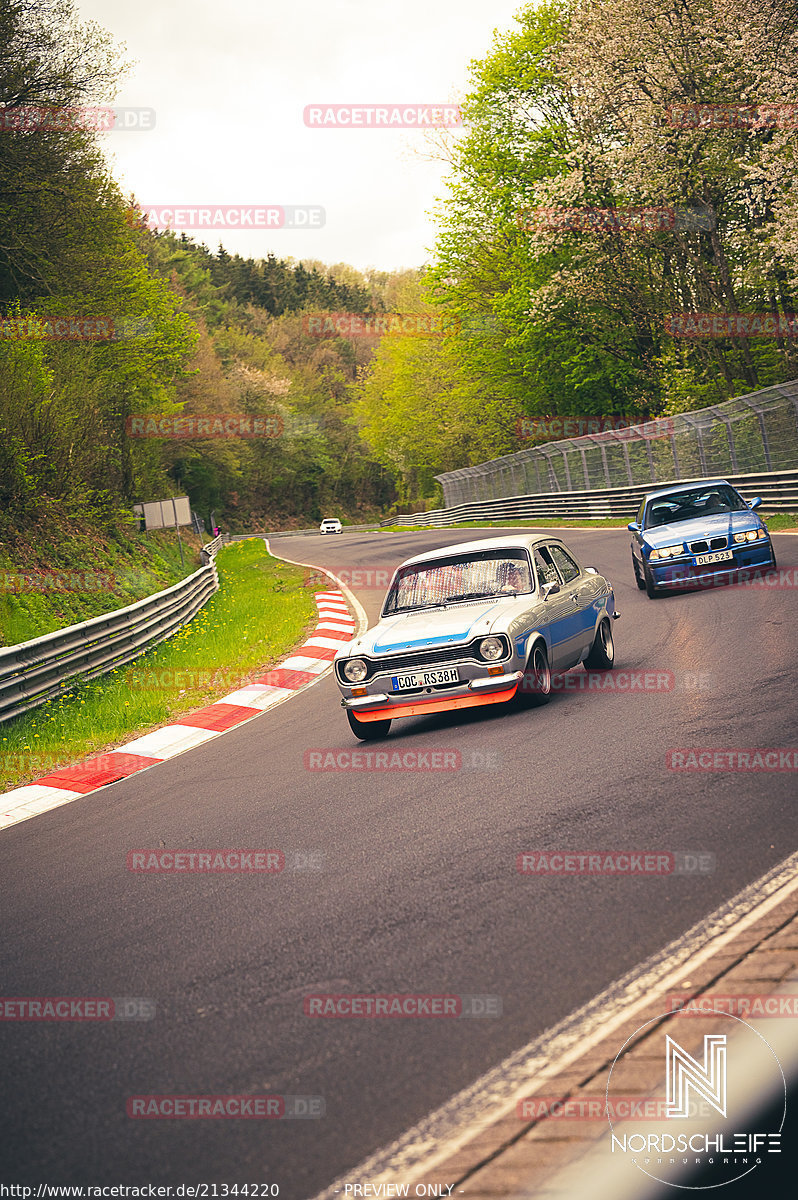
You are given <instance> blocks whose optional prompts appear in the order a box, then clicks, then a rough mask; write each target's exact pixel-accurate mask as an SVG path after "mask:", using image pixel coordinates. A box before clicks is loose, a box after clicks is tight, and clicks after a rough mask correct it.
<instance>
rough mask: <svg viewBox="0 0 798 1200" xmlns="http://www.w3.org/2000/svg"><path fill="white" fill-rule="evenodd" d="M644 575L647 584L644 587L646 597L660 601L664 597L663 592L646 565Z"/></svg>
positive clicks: (644, 565)
mask: <svg viewBox="0 0 798 1200" xmlns="http://www.w3.org/2000/svg"><path fill="white" fill-rule="evenodd" d="M643 575H644V577H645V584H644V585H643V586H644V587H645V589H646V595H647V596H648V598H649V600H658V599H659V597H660V596H661V595H662V592H661V591H660V590H659V588H658V587H657V586H656V585H655V583H654V577H653V575H652V574H651V572H650V571H649V569H648V567H647V566H646V564H645V563H643Z"/></svg>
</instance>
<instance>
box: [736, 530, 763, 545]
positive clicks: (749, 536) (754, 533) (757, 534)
mask: <svg viewBox="0 0 798 1200" xmlns="http://www.w3.org/2000/svg"><path fill="white" fill-rule="evenodd" d="M764 533H765V531H764V529H746V531H745V533H735V535H734V540H735V542H756V541H758V540H759V538H761V537H763V536H764Z"/></svg>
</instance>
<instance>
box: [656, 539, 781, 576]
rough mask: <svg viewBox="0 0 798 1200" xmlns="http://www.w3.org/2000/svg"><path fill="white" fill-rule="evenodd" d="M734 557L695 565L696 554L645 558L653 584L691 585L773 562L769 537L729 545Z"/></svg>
mask: <svg viewBox="0 0 798 1200" xmlns="http://www.w3.org/2000/svg"><path fill="white" fill-rule="evenodd" d="M731 551H732V554H733V556H734V557H733V558H731V559H726V560H725V561H723V562H716V563H704V564H703V565H701V566H697V565H696V563H695V561H694V559H695V555H688V556H685V557H684V558H674V559H666V560H665V561H663V562H659V563H658V562H652V561H651V560H650V559H647V560H646V561H647V563H648V569H649V571H650V572H651V577H652V579H653V581H654V584H655V586H656V587H663V588H664V587H672V588H679V587H690V586H695V585H700V584H702V583H707V582H709V583H712V582H716V581H718V580H719V579H723V578H732V577H733V576H734V575H736V574H738V573H739V572H740V571H756V570H761V569H762V568H764V567H770V566H772V565H773V562H774V557H773V547H772V545H771V543H770V539H767V540H763V541H761V542H748V543H743V544H741V545H735V546H732V547H731Z"/></svg>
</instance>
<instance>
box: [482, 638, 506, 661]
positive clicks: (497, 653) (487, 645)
mask: <svg viewBox="0 0 798 1200" xmlns="http://www.w3.org/2000/svg"><path fill="white" fill-rule="evenodd" d="M479 653H480V655H481V657H482V658H484V659H487V661H488V662H496V659H497V658H501V657H502V655H503V654H504V644H503V642H502V641H501V640H500V639H499V638H497V637H486V638H483V639H482V641H481V642H480V643H479Z"/></svg>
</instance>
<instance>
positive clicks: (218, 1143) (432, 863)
mask: <svg viewBox="0 0 798 1200" xmlns="http://www.w3.org/2000/svg"><path fill="white" fill-rule="evenodd" d="M558 532H559V531H556V530H553V531H552V533H554V534H555V535H557V534H558ZM493 534H494V531H491V530H476V531H457V530H455V531H445V532H422V533H415V534H412V533H408V534H385V535H380V534H352V535H345V536H343V537H335V538H333V537H328V538H318V539H317V538H311V537H296V538H281V539H279V540H277V541H275V543H274V548H275V549H276V551H277V552H278V553H280V554H282V555H284V556H286V557H288V558H291V559H295V560H299V561H303V562H308V561H312V562H314V563H318V564H320V565H323V566H326V567H329V568H330V569H331V570H333V571H336V572H338V573H342V574H343V577H344V578H345V579H353V585H354V586H353V590H354V591H355V593H356V594H357V596H358V598H359V599H360V601H361V603H362V604H363V605H364V607H365V609H366V611H367V613H368V616H369V619H370V620H373V619H375V617H376V615H377V611H378V607H379V604H380V601H381V600H382V596H383V593H384V590H385V589H384V586H383V582H384V577H383V576H382V574H381V573H382V572H386V571H390V570H391V569H392V568H393V567H394V566H395V565H396V564H397V563H398V562H399V561H401V560H402V559H404V558H406V557H409V556H410V555H411V554H415V553H418V552H420V551H422V550H425V549H428V548H431V547H433V546H436V545H444V544H449V543H454V542H457V541H463V540H466V539H469V538H471V537H483V536H486V537H487V536H493ZM562 536H563V538H564V540H565V541H566V542H567V543H568V544H569V545H570V546H571V547H572V548H573V549H574V551H575V552H576V554H577V555H578V556H579V557H580V558H581V560H582V562H583V563H585V564H589V565H592V566H595V567H596V568H597V569H598V570H599V571H601V572H602V573H604V574H606V575H607V576H608V577H609V578H610V580H611V581H612V582H613V584H614V586H615V595H616V606H617V608H618V610H619V611H620V613H621V619H620V620H619V621H617V622H615V624H614V634H615V639H616V672H630V671H631V672H643V671H648V672H652V673H654V677H655V678H656V673H659V674H660V675H662V674H666V673H671V675H672V686H668V687H667V688H665V687H663V686H661V685H660V687H659V690H653V691H640V690H633V691H630V690H627V691H623V690H616V691H614V692H611V691H607V690H603V689H602V690H577V689H573V690H572V689H563V690H561V691H558V692H557V693H556V694H555V695H554V697H553V699H552V701H551V703H550V704H549V705H548V706H546V707H544V708H541V709H537V710H535V709H532V710H527V711H522V710H516V711H509V710H504V711H503V710H502V709H503V706H496V707H495V708H492V709H485V710H483V711H480V710H479V709H474V710H470V711H468V712H466V713H465V714H455V715H452V716H446V715H439V716H429V717H425V718H417V719H412V720H407V721H402V722H397V723H395V724H394V726H393V728H392V731H391V734H390V736H389V738H388V739H387V740H386V741H385V742H384V743H372V744H371V745H370V746H361V745H360V744H359V743H357V742H356V741H355V739H354V738H353V736H352V735H351V734H350V732H349V729H348V726H347V724H346V720H345V717H344V715H343V712H342V710H341V709H340V707H339V703H338V690H337V688H336V686H335V683H334V681H333V679H332V678H331V676H327V677H326V678H325V679H324V680H323V681H322V682H321V683H320V684H319V685H317V686H315V687H312V688H310V689H309V690H308V691H306V692H304V693H302V694H300V695H299V696H296V697H294V698H293V699H291V700H289V701H288V702H287V703H285V704H282V705H281V706H279V707H278V708H276V709H274V710H273V711H271V712H268V713H266V714H264V715H263V716H262V717H259V718H257V719H256V720H254V721H252V722H250V723H249V724H247V725H245V726H243V727H240V728H238V729H235V730H233V731H231V732H230V733H228V734H226V735H225V736H224V737H221V738H217V739H215V740H213V741H211V742H210V743H209V744H208V745H206V746H204V747H200V748H198V749H196V750H193V751H191V752H189V753H187V754H184V755H182V756H180V757H178V758H176V759H173V760H171V761H168V762H165V763H163V764H162V765H160V766H157V767H155V768H153V769H152V770H149V771H146V772H143V773H142V774H139V775H137V776H134V777H132V778H130V779H128V780H126V781H123V782H120V783H118V784H115V785H114V786H112V787H110V788H106V789H105V790H103V791H101V792H98V793H95V794H94V795H89V796H86V797H85V798H82V799H79V800H77V801H75V802H74V803H71V804H67V805H65V806H63V807H61V808H57V809H55V810H53V811H52V812H49V813H45V814H44V815H42V816H39V817H36V818H34V819H32V820H30V821H25V822H22V823H21V824H19V825H18V826H15V827H12V828H9V829H7V830H5V831H3V832H2V834H0V878H2V880H3V893H4V900H3V912H2V962H3V970H2V988H0V990H1V991H2V994H3V995H4V996H6V997H9V996H11V997H13V996H108V997H145V998H150V999H154V1000H155V1002H156V1004H157V1010H156V1017H155V1019H153V1020H147V1021H113V1022H109V1023H97V1022H84V1023H81V1022H63V1023H56V1022H38V1023H37V1022H35V1021H33V1022H30V1021H29V1022H17V1021H4V1022H1V1023H0V1054H1V1055H2V1058H1V1061H2V1083H1V1084H0V1087H2V1090H3V1093H4V1097H3V1100H4V1102H3V1111H4V1113H5V1114H6V1116H5V1121H4V1127H3V1134H2V1151H1V1152H2V1155H3V1157H4V1159H5V1162H4V1164H3V1175H4V1178H5V1179H6V1181H7V1182H8V1183H25V1184H31V1183H33V1184H35V1183H38V1182H42V1181H43V1182H50V1183H62V1184H63V1183H83V1184H86V1183H93V1184H119V1183H128V1184H131V1183H145V1182H154V1183H158V1184H166V1183H171V1184H179V1183H197V1182H200V1181H205V1182H213V1181H218V1182H223V1181H224V1182H227V1183H229V1184H232V1183H236V1182H237V1183H239V1184H241V1183H244V1182H250V1183H255V1182H257V1183H259V1184H260V1183H276V1184H279V1187H280V1197H281V1200H293V1198H298V1200H302V1198H304V1197H309V1196H311V1195H313V1194H314V1193H315V1192H317V1191H318V1190H320V1189H321V1188H322V1187H324V1186H325V1185H327V1184H328V1183H330V1181H331V1180H333V1179H334V1178H335V1177H336V1176H337V1175H339V1174H340V1173H341V1172H343V1171H344V1170H346V1169H348V1168H351V1167H353V1166H355V1165H356V1164H357V1163H358V1162H359V1161H360V1160H362V1159H363V1158H364V1157H365V1156H366V1155H368V1154H369V1153H371V1152H372V1151H374V1150H376V1149H377V1148H379V1147H380V1146H382V1145H384V1144H386V1143H388V1142H390V1141H391V1140H393V1139H394V1138H395V1137H397V1136H398V1135H399V1134H400V1133H401V1132H402V1131H403V1130H405V1129H406V1128H407V1127H409V1126H410V1125H412V1124H414V1123H415V1122H417V1121H418V1120H420V1119H421V1118H422V1117H423V1116H424V1115H425V1114H426V1113H427V1112H429V1111H430V1110H431V1109H433V1108H435V1107H437V1106H438V1105H440V1104H442V1103H443V1102H444V1101H445V1100H446V1099H447V1098H448V1097H450V1096H451V1095H452V1094H453V1093H455V1092H456V1091H457V1090H459V1089H460V1088H462V1087H464V1086H466V1085H467V1084H469V1083H470V1082H472V1081H473V1080H474V1079H475V1078H477V1077H478V1076H479V1075H480V1074H482V1073H483V1072H484V1071H486V1070H488V1069H489V1068H490V1067H492V1066H494V1065H495V1064H496V1063H498V1062H499V1061H500V1060H501V1059H502V1058H504V1057H505V1056H506V1055H508V1054H510V1053H511V1052H512V1051H513V1050H515V1049H517V1048H518V1047H519V1046H521V1045H523V1044H525V1043H526V1042H527V1041H529V1040H530V1039H531V1038H533V1037H535V1036H536V1035H538V1034H540V1033H541V1032H542V1031H544V1030H545V1029H547V1028H548V1027H549V1026H551V1025H552V1024H554V1023H555V1022H556V1021H557V1020H559V1019H560V1018H561V1017H563V1016H564V1015H566V1014H567V1013H569V1012H571V1011H572V1010H573V1009H575V1008H576V1007H578V1006H579V1005H581V1004H583V1003H585V1002H586V1001H587V1000H589V999H590V998H591V997H592V996H594V995H595V994H596V993H597V992H599V991H600V990H601V989H602V988H604V987H605V986H607V985H608V984H609V983H611V982H612V981H613V980H614V979H616V978H617V977H618V976H619V975H621V974H622V973H623V972H625V971H627V970H629V969H631V968H633V967H634V966H635V965H636V964H637V963H639V962H640V961H641V960H642V959H644V958H646V957H647V956H648V955H650V954H652V953H653V952H655V951H657V950H658V949H660V948H661V947H662V946H663V945H665V944H666V943H667V942H669V941H670V940H671V939H672V938H674V937H676V936H678V935H679V934H680V933H681V932H682V931H683V930H685V929H686V928H688V927H689V926H690V925H692V924H693V923H694V922H696V921H698V920H699V919H700V918H702V917H703V916H704V915H705V914H707V913H709V912H710V911H712V910H713V909H715V908H716V907H717V906H718V905H719V904H721V903H722V902H723V901H724V900H726V899H727V898H728V897H730V896H732V895H733V894H734V893H735V892H737V891H738V890H739V889H740V888H742V887H743V886H745V885H746V884H748V883H750V882H752V881H753V880H755V879H757V878H758V877H759V876H761V875H762V874H763V873H764V872H765V871H767V870H768V869H770V868H771V867H773V866H775V865H776V864H777V863H779V862H780V861H781V860H782V859H784V858H785V857H786V856H787V855H788V854H789V853H790V852H792V851H793V850H794V849H795V847H796V832H797V827H798V820H797V819H796V775H795V773H794V772H792V773H790V772H772V773H767V774H763V773H751V772H748V773H746V772H728V771H727V772H715V771H712V772H701V773H697V772H680V773H677V772H674V771H671V770H669V769H668V768H667V767H666V752H667V751H668V750H669V749H673V748H690V747H710V748H721V749H730V748H744V749H746V748H751V747H777V748H784V747H795V746H798V722H797V721H796V701H795V677H796V668H798V604H796V584H797V583H798V538H795V537H789V536H782V537H779V535H776V536H775V539H774V542H775V547H776V553H777V556H778V560H779V567H780V568H781V570H782V572H783V573H784V574H783V576H782V578H783V579H784V580H786V583H784V584H783V585H782V586H777V587H774V586H760V587H723V588H718V589H715V590H701V591H697V592H692V593H689V594H685V593H683V594H679V595H673V596H667V597H665V598H663V599H660V600H656V601H650V600H648V599H647V597H646V595H645V593H644V592H639V591H638V590H637V588H636V587H635V584H634V580H633V577H632V570H631V564H630V559H629V535H628V534H627V533H626V532H625V531H623V532H621V531H603V532H594V531H590V530H585V531H578V530H574V531H564V532H562ZM355 572H357V573H358V574H356V575H354V574H353V573H355ZM370 582H374V583H376V584H377V586H375V587H372V588H369V587H363V586H362V584H363V583H366V584H368V583H370ZM787 583H789V584H790V586H787ZM574 674H575V675H576V674H583V670H582V668H581V667H580V668H577V670H576V671H575V672H574ZM668 678H670V676H668ZM327 748H339V749H345V750H355V749H361V750H362V749H371V750H374V749H377V748H380V749H382V748H389V749H392V750H400V751H405V750H413V751H422V752H426V751H430V752H432V751H436V750H447V751H457V752H459V754H460V756H461V759H460V760H458V761H460V762H461V765H460V767H459V768H458V769H456V770H446V771H442V770H416V771H385V770H383V771H375V770H363V769H361V770H337V771H330V770H328V771H321V770H310V769H307V768H306V765H305V763H306V758H305V754H306V752H311V751H318V750H325V749H327ZM149 847H154V848H159V847H167V848H183V849H207V848H226V847H242V848H266V849H269V848H278V849H280V850H283V851H284V852H285V854H286V856H287V859H288V861H289V862H290V863H292V864H296V863H297V861H298V862H299V865H302V863H303V861H305V862H306V863H307V861H308V860H302V859H301V858H300V859H299V860H297V859H296V853H297V852H302V853H304V854H307V855H316V860H315V861H316V863H317V864H318V863H319V862H320V863H321V869H316V870H299V869H294V867H293V866H292V867H291V869H286V871H284V872H283V873H282V874H279V875H269V876H257V875H256V876H247V875H243V874H238V875H234V874H232V875H208V874H204V875H203V874H182V875H168V874H163V875H161V874H152V875H143V874H134V873H131V872H129V871H128V870H127V869H126V856H127V854H128V852H129V851H130V850H134V849H139V848H149ZM531 850H550V851H555V850H594V851H595V850H608V851H612V850H618V851H623V850H638V851H642V850H648V851H658V852H666V851H689V852H705V853H706V854H710V855H714V856H715V858H714V869H713V870H711V871H707V872H705V873H700V874H693V875H689V876H688V875H668V876H660V877H642V878H641V877H637V878H629V877H615V878H609V877H600V878H586V877H556V876H551V877H528V876H523V875H521V874H519V872H518V871H517V869H516V858H517V856H518V854H519V853H521V852H524V851H531ZM312 861H313V860H310V864H311V865H312ZM314 992H325V993H328V992H333V993H343V992H345V993H348V992H359V993H374V992H380V993H425V994H427V993H435V994H439V993H447V994H479V995H490V996H498V997H501V1002H502V1015H501V1016H500V1017H490V1018H482V1019H476V1018H475V1019H459V1020H444V1019H439V1020H435V1019H384V1020H365V1019H351V1020H344V1019H339V1020H336V1019H313V1018H311V1017H308V1016H306V1015H305V1013H304V1011H303V997H304V996H305V995H306V994H307V993H314ZM175 1093H181V1094H203V1095H228V1094H236V1095H240V1094H244V1095H251V1094H254V1093H270V1094H283V1095H302V1096H316V1097H323V1099H324V1104H325V1108H326V1115H325V1116H324V1117H322V1118H320V1119H313V1120H302V1119H295V1120H279V1121H258V1120H205V1121H198V1120H135V1119H131V1118H129V1117H128V1116H127V1115H126V1101H127V1099H128V1098H129V1097H131V1096H134V1095H136V1096H140V1095H145V1094H146V1095H150V1094H157V1095H163V1094H175ZM586 1194H587V1193H586Z"/></svg>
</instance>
